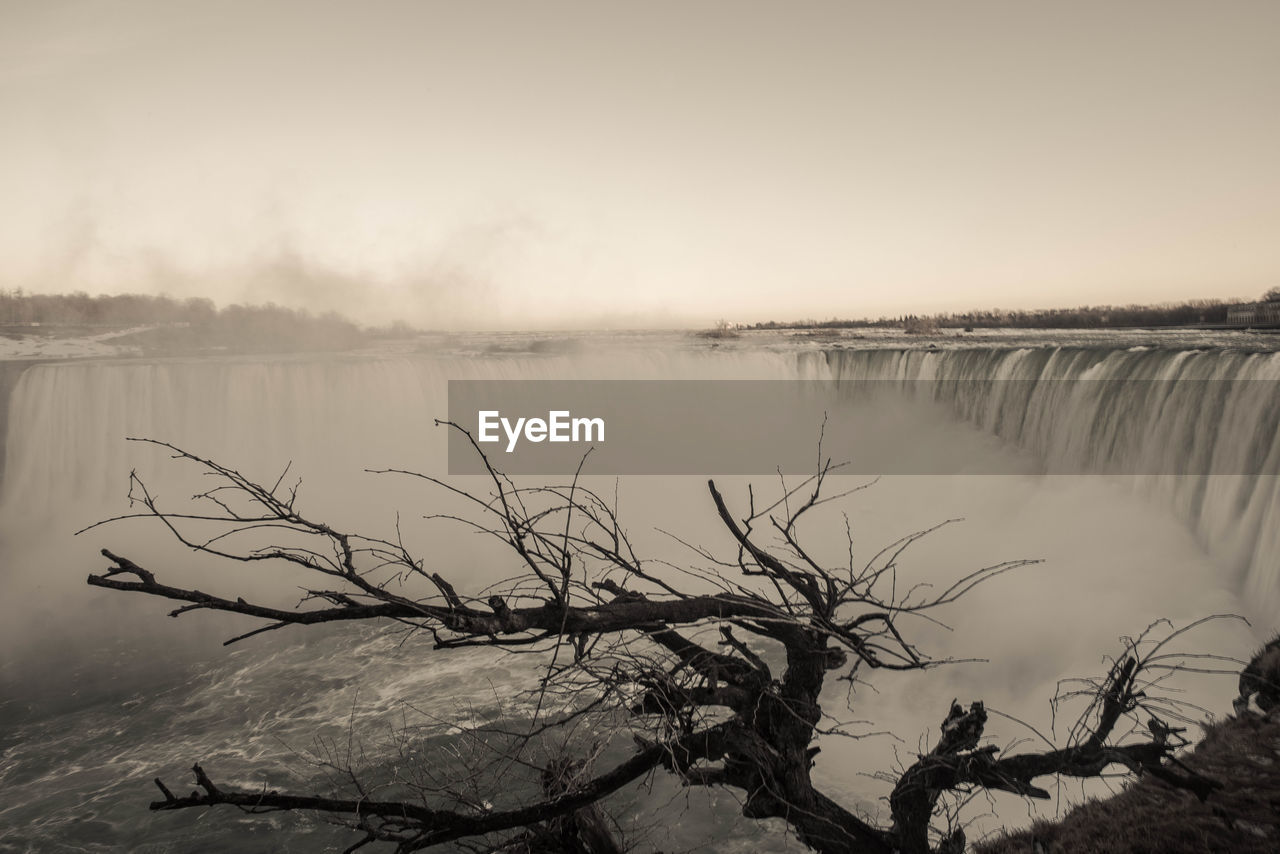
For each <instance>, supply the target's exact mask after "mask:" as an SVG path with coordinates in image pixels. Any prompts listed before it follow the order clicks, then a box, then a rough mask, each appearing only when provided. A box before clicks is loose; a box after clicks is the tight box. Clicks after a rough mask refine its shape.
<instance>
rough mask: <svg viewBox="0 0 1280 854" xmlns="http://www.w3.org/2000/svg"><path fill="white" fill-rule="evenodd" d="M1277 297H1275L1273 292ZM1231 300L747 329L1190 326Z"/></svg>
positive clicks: (1218, 313) (1218, 316) (1214, 317)
mask: <svg viewBox="0 0 1280 854" xmlns="http://www.w3.org/2000/svg"><path fill="white" fill-rule="evenodd" d="M1278 298H1280V295H1278ZM1235 304H1236V303H1235V302H1234V301H1226V300H1213V299H1199V300H1189V301H1187V302H1180V303H1162V304H1159V305H1123V306H1117V305H1092V306H1080V307H1077V308H1046V309H1032V310H1007V309H998V308H993V309H987V310H984V311H967V312H961V313H955V314H934V315H914V314H909V315H899V316H896V317H881V318H878V319H876V320H869V319H865V318H864V319H854V320H841V319H835V318H833V319H831V320H800V321H793V322H778V321H776V320H770V321H767V322H764V323H756V324H754V325H753V326H752V327H751V328H753V329H867V328H897V327H913V326H915V327H931V328H950V329H962V328H969V329H984V328H985V329H990V328H996V327H999V328H1010V327H1012V328H1021V329H1115V328H1124V327H1133V326H1144V327H1145V326H1190V325H1193V324H1197V323H1225V322H1226V320H1227V309H1228V308H1229V307H1230V306H1232V305H1235Z"/></svg>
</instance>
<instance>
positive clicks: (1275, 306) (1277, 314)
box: [1227, 302, 1280, 326]
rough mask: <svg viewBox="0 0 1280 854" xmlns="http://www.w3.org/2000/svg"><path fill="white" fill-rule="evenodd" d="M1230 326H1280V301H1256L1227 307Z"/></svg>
mask: <svg viewBox="0 0 1280 854" xmlns="http://www.w3.org/2000/svg"><path fill="white" fill-rule="evenodd" d="M1227 324H1228V325H1230V326H1280V302H1254V303H1247V304H1245V305H1233V306H1231V307H1230V308H1228V309H1227Z"/></svg>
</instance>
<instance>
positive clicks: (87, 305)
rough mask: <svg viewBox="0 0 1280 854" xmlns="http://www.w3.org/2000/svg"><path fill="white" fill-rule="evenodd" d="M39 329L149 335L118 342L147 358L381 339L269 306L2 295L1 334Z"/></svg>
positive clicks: (329, 318)
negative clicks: (158, 353) (150, 353)
mask: <svg viewBox="0 0 1280 854" xmlns="http://www.w3.org/2000/svg"><path fill="white" fill-rule="evenodd" d="M37 324H38V325H39V326H42V327H44V326H51V327H97V328H104V329H105V328H116V329H120V328H128V327H134V326H138V327H147V328H146V329H143V330H140V331H139V332H137V333H134V334H132V335H130V336H128V337H127V339H126V338H119V339H116V340H119V341H121V342H122V343H135V344H137V345H139V346H141V347H143V348H144V349H147V350H166V351H175V350H178V351H191V350H209V349H234V350H240V351H256V352H261V351H296V350H344V349H349V348H352V347H356V346H359V345H360V344H362V343H365V342H366V341H367V340H368V339H369V338H370V337H372V336H374V335H377V334H379V332H378V331H368V330H362V329H361V328H360V327H359V326H357V325H356V324H354V323H352V322H351V321H350V320H347V319H346V318H344V317H342V316H341V315H338V314H336V313H334V312H327V313H325V314H321V315H318V316H317V315H313V314H311V313H310V312H308V311H306V310H302V309H292V308H285V307H284V306H279V305H275V304H273V303H268V304H266V305H250V306H246V305H229V306H225V307H223V308H221V309H219V308H218V307H217V306H215V305H214V303H213V301H212V300H209V299H205V298H202V297H193V298H190V299H175V298H173V297H169V296H152V295H147V294H114V295H100V296H90V295H89V294H86V293H84V292H77V293H71V294H30V293H25V292H23V291H22V290H21V289H15V290H0V326H6V325H7V326H15V325H17V326H35V325H37ZM399 331H401V332H408V331H409V330H407V328H404V329H401V330H399ZM382 332H386V330H382Z"/></svg>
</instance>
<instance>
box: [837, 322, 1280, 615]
mask: <svg viewBox="0 0 1280 854" xmlns="http://www.w3.org/2000/svg"><path fill="white" fill-rule="evenodd" d="M823 361H824V362H825V364H826V366H827V367H828V368H829V370H830V374H831V376H832V377H834V378H836V379H841V380H896V381H901V382H904V383H906V382H911V381H924V382H922V383H921V384H920V385H921V389H922V390H925V391H926V393H927V394H929V395H930V396H931V397H932V398H933V399H934V400H938V401H941V402H943V403H945V404H946V405H948V406H949V407H951V408H952V410H953V411H954V412H955V413H956V414H957V415H958V416H960V417H961V418H963V419H965V420H967V421H969V422H971V423H973V424H976V425H977V426H979V427H981V428H983V429H985V430H988V431H990V432H992V433H994V434H996V435H998V436H999V437H1001V438H1002V439H1004V440H1006V441H1009V442H1012V443H1014V444H1016V445H1017V446H1019V447H1020V448H1023V449H1025V450H1027V451H1030V452H1031V453H1032V454H1034V455H1035V456H1036V457H1037V458H1038V459H1039V460H1040V461H1041V463H1042V464H1043V465H1044V467H1045V469H1046V470H1048V471H1052V472H1055V473H1082V474H1088V473H1107V472H1109V471H1127V472H1134V471H1137V472H1142V473H1140V474H1132V473H1130V474H1124V475H1118V477H1120V478H1122V479H1123V480H1125V481H1127V482H1131V483H1132V484H1133V486H1134V488H1136V489H1137V490H1139V491H1140V492H1141V493H1143V494H1144V495H1147V496H1149V497H1150V498H1151V499H1152V500H1154V501H1156V502H1159V503H1160V504H1162V505H1165V506H1167V507H1169V508H1170V509H1172V510H1173V511H1174V512H1175V513H1176V514H1177V515H1178V516H1179V517H1180V518H1181V519H1182V520H1183V521H1184V522H1185V523H1186V524H1187V525H1189V526H1190V528H1191V529H1192V531H1193V532H1194V533H1195V535H1196V537H1197V539H1198V540H1199V541H1200V542H1201V543H1202V544H1203V546H1204V547H1205V549H1206V550H1207V551H1208V552H1209V553H1210V554H1211V555H1212V556H1213V557H1214V559H1215V560H1216V561H1217V562H1218V563H1219V564H1221V565H1225V566H1226V567H1227V568H1228V570H1230V571H1234V572H1237V573H1238V574H1239V589H1241V590H1242V592H1243V593H1244V594H1245V595H1246V596H1247V597H1249V598H1250V599H1252V600H1253V601H1254V602H1270V603H1274V602H1276V601H1277V599H1278V598H1280V573H1278V572H1277V562H1278V561H1280V528H1278V527H1277V524H1276V522H1277V520H1280V478H1278V477H1276V475H1278V474H1280V397H1278V396H1277V395H1276V393H1275V391H1276V388H1277V386H1276V381H1277V380H1280V354H1276V353H1244V352H1237V351H1222V350H1164V349H1147V348H1133V349H1128V350H1121V349H1111V350H1105V349H1097V348H1071V347H1059V348H1023V349H1003V350H1002V349H974V350H947V351H931V350H842V351H830V352H828V353H826V354H825V355H824V356H823ZM991 380H1011V381H1015V382H1009V383H1001V382H990V381H991ZM1064 381H1073V382H1064ZM1133 381H1152V382H1150V383H1149V384H1147V385H1146V387H1145V388H1140V387H1141V386H1142V383H1141V382H1139V383H1134V382H1133ZM1175 381H1176V382H1175ZM1170 471H1178V472H1180V473H1179V474H1176V475H1174V474H1167V473H1165V472H1170ZM1224 472H1225V473H1224Z"/></svg>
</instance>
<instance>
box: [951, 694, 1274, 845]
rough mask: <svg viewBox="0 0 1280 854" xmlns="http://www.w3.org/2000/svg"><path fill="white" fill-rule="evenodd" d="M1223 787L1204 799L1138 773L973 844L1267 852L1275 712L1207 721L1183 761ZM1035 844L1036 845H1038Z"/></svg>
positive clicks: (1271, 818)
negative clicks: (1116, 789) (1054, 815)
mask: <svg viewBox="0 0 1280 854" xmlns="http://www.w3.org/2000/svg"><path fill="white" fill-rule="evenodd" d="M1183 761H1184V762H1185V763H1186V765H1187V766H1188V767H1190V768H1192V769H1194V770H1195V771H1197V772H1199V773H1200V774H1202V775H1204V776H1206V777H1209V778H1212V779H1214V780H1217V781H1219V782H1221V783H1222V784H1223V787H1222V788H1221V789H1220V790H1218V791H1217V792H1214V794H1213V795H1212V796H1211V797H1210V798H1209V799H1208V800H1205V801H1201V800H1199V799H1197V798H1196V797H1195V796H1194V795H1192V794H1191V793H1189V792H1186V791H1184V790H1179V789H1175V788H1173V787H1171V786H1168V785H1166V784H1165V783H1163V782H1161V781H1160V780H1158V779H1156V778H1155V777H1152V776H1144V777H1142V778H1141V779H1139V780H1137V781H1136V782H1134V783H1133V784H1132V785H1130V786H1128V787H1127V788H1126V789H1125V790H1124V791H1122V792H1121V793H1120V794H1118V795H1116V796H1115V797H1113V798H1108V799H1106V800H1097V801H1091V802H1089V803H1087V804H1084V805H1082V806H1080V807H1077V808H1076V809H1074V810H1072V811H1071V812H1070V813H1068V814H1067V815H1066V817H1065V818H1063V819H1062V821H1060V822H1037V823H1036V824H1035V825H1033V826H1032V827H1031V828H1030V829H1029V830H1025V831H1022V832H1020V833H1016V834H1012V835H1010V836H1007V837H1004V838H1001V839H998V840H995V841H992V842H988V843H985V844H981V845H978V846H977V847H976V851H977V852H978V854H1033V852H1044V854H1067V852H1072V854H1084V852H1097V854H1193V852H1194V854H1205V852H1233V854H1274V852H1275V851H1277V850H1280V716H1278V715H1276V714H1275V713H1274V712H1273V713H1272V714H1270V715H1268V716H1266V717H1262V716H1258V715H1253V714H1245V715H1243V716H1241V717H1239V718H1232V719H1229V720H1227V721H1225V722H1222V723H1219V724H1215V725H1213V726H1210V727H1209V728H1208V730H1207V733H1206V735H1205V738H1204V741H1202V742H1201V743H1200V744H1199V745H1198V746H1197V747H1196V749H1195V750H1194V751H1192V752H1191V754H1190V755H1189V756H1187V757H1186V758H1185V759H1184V760H1183ZM1037 846H1039V847H1037Z"/></svg>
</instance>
